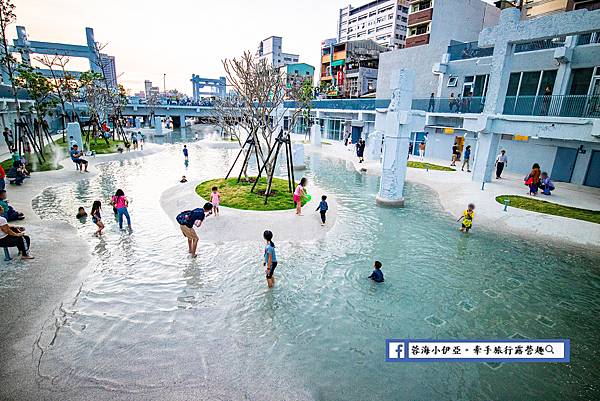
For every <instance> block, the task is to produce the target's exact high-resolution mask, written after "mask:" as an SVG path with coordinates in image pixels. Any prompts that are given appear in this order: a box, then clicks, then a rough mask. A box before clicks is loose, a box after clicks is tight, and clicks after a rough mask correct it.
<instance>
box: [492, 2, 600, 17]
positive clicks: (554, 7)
mask: <svg viewBox="0 0 600 401" xmlns="http://www.w3.org/2000/svg"><path fill="white" fill-rule="evenodd" d="M496 6H497V7H500V8H502V9H504V8H507V7H519V8H521V13H522V18H523V19H527V18H536V17H541V16H544V15H551V14H556V13H562V12H565V11H574V10H581V9H587V10H590V11H591V10H597V9H599V8H600V0H513V1H509V0H501V1H497V2H496Z"/></svg>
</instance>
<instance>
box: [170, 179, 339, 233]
mask: <svg viewBox="0 0 600 401" xmlns="http://www.w3.org/2000/svg"><path fill="white" fill-rule="evenodd" d="M204 181H205V180H202V181H189V182H187V183H185V184H179V185H176V186H173V187H171V188H167V189H166V190H165V191H163V193H162V195H161V197H160V204H161V206H162V208H163V211H164V212H165V213H166V214H167V216H169V218H170V219H171V221H172V222H173V225H174V226H175V227H177V229H179V227H178V224H177V222H176V221H175V217H176V216H177V214H179V213H180V212H181V211H183V210H189V209H193V208H195V207H202V205H203V204H204V203H205V202H208V200H206V199H204V198H202V197H201V196H199V195H198V194H197V193H196V186H198V184H200V183H202V182H204ZM307 188H308V191H309V193H311V194H313V196H312V199H311V200H310V201H309V202H308V203H307V204H306V205H304V207H303V208H302V213H303V215H302V216H296V215H295V209H289V210H275V211H268V212H265V211H258V210H240V209H232V208H229V207H224V206H220V215H219V216H215V215H212V216H209V217H207V219H206V220H205V222H204V223H203V224H202V226H201V227H200V228H197V229H196V232H197V233H198V236H199V237H200V240H201V241H211V242H230V241H262V233H263V231H264V230H267V229H268V230H271V231H273V234H274V236H275V237H274V241H281V240H283V241H302V242H312V241H318V240H320V239H323V238H325V236H326V235H327V232H328V231H329V230H331V228H332V227H333V226H334V225H335V222H336V217H337V209H338V207H337V200H336V199H335V196H334V195H333V194H330V193H327V203H328V204H329V210H328V211H327V223H326V224H325V226H321V217H320V214H319V213H318V212H317V211H315V209H316V208H317V205H318V204H319V200H320V198H321V194H323V193H324V192H323V190H322V189H321V188H319V187H317V186H314V185H311V184H310V182H309V186H308V187H307ZM291 196H292V194H290V198H291Z"/></svg>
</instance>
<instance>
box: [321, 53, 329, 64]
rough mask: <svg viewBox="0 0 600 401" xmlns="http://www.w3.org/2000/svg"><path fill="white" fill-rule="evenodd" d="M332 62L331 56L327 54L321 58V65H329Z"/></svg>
mask: <svg viewBox="0 0 600 401" xmlns="http://www.w3.org/2000/svg"><path fill="white" fill-rule="evenodd" d="M330 61H331V54H326V55H324V56H322V57H321V64H329V62H330Z"/></svg>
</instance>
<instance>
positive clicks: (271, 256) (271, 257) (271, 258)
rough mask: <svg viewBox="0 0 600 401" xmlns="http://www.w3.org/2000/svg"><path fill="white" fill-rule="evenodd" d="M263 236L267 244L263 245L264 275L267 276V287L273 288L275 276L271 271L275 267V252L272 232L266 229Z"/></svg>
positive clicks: (273, 271)
mask: <svg viewBox="0 0 600 401" xmlns="http://www.w3.org/2000/svg"><path fill="white" fill-rule="evenodd" d="M263 238H264V240H265V242H266V243H267V245H266V246H265V252H264V258H265V261H264V262H263V266H265V275H266V278H267V285H268V286H269V288H273V286H274V285H275V278H274V277H273V273H275V268H276V267H277V254H276V253H275V244H274V243H273V233H272V232H271V231H269V230H266V231H265V232H264V233H263Z"/></svg>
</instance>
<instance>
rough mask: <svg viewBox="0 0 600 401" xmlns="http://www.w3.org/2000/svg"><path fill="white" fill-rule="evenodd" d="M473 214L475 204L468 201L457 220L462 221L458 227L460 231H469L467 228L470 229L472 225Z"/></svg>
mask: <svg viewBox="0 0 600 401" xmlns="http://www.w3.org/2000/svg"><path fill="white" fill-rule="evenodd" d="M474 215H475V205H474V204H472V203H469V206H467V210H465V211H464V212H463V215H462V216H460V218H459V219H458V220H456V221H457V222H458V221H461V220H462V221H463V222H462V226H461V227H460V231H461V232H467V233H468V232H469V230H470V229H471V227H472V226H473V216H474Z"/></svg>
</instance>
